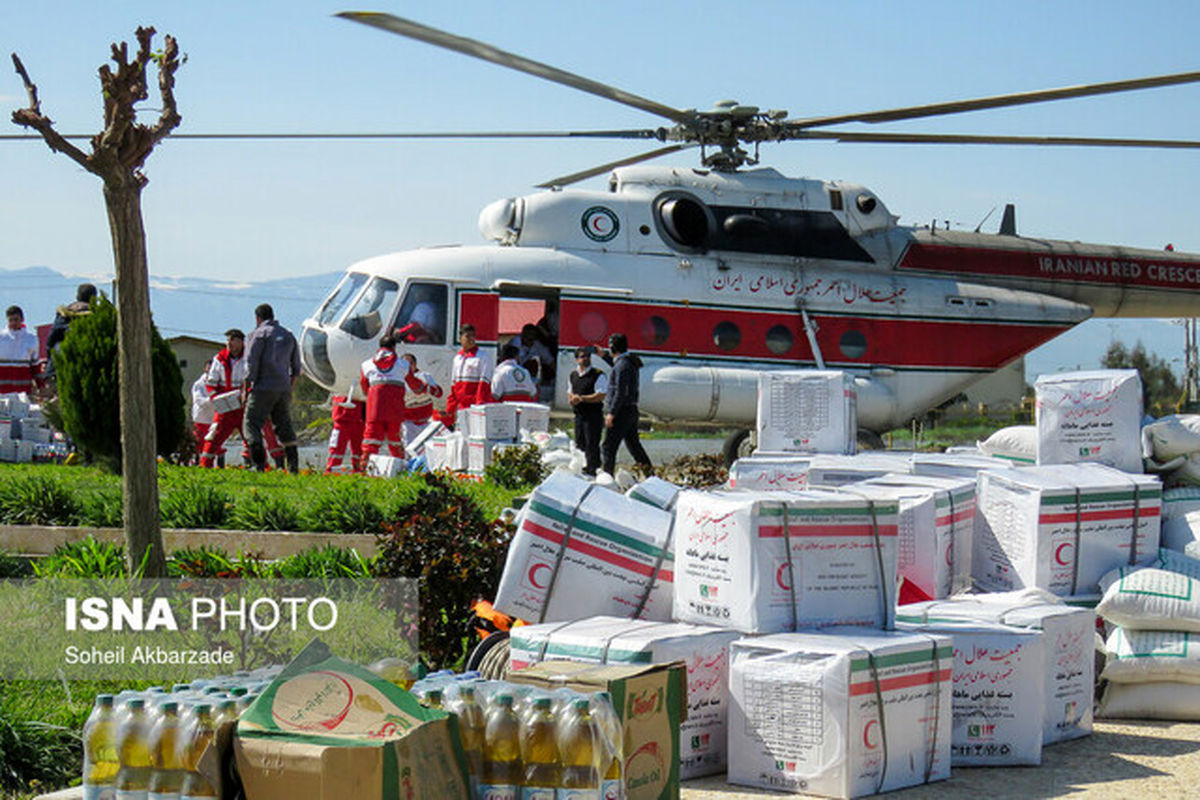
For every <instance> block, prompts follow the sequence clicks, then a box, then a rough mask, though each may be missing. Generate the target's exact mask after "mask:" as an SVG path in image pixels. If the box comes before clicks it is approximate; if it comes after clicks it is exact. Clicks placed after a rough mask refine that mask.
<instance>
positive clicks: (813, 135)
mask: <svg viewBox="0 0 1200 800" xmlns="http://www.w3.org/2000/svg"><path fill="white" fill-rule="evenodd" d="M787 138H796V139H828V140H831V141H835V142H866V143H882V144H1013V145H1044V146H1062V147H1147V148H1159V149H1175V150H1186V149H1193V150H1194V149H1200V141H1191V140H1187V139H1109V138H1100V137H1091V136H992V135H986V134H980V135H977V134H956V133H870V132H868V133H860V132H857V131H824V130H822V131H809V130H802V131H796V132H795V133H794V134H793V135H791V136H789V137H787Z"/></svg>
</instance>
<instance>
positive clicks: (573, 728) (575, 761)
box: [558, 697, 619, 800]
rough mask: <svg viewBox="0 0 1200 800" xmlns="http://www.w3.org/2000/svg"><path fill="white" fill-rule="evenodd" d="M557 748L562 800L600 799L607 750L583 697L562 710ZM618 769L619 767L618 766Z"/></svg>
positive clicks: (607, 764) (589, 707)
mask: <svg viewBox="0 0 1200 800" xmlns="http://www.w3.org/2000/svg"><path fill="white" fill-rule="evenodd" d="M560 731H561V732H560V734H559V749H560V750H561V751H562V764H563V774H562V787H563V791H561V792H560V793H559V795H558V796H559V798H562V800H601V797H602V795H601V794H600V774H601V769H602V767H601V765H602V764H603V768H604V769H606V770H607V769H608V768H609V767H610V764H609V763H607V756H608V748H607V747H606V746H605V743H604V736H603V734H602V733H601V732H600V726H599V725H598V724H597V722H596V720H595V718H593V717H592V713H591V704H590V703H589V701H588V699H587V698H586V697H577V698H575V699H574V700H572V701H571V702H570V703H568V704H567V706H566V708H565V709H564V710H563V720H562V723H561V726H560ZM618 769H619V767H618Z"/></svg>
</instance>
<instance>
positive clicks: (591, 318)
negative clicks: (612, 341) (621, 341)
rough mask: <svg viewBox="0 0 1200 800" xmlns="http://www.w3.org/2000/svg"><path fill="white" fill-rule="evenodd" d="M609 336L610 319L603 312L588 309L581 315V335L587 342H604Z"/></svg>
mask: <svg viewBox="0 0 1200 800" xmlns="http://www.w3.org/2000/svg"><path fill="white" fill-rule="evenodd" d="M606 336H608V320H606V319H605V318H604V315H603V314H599V313H597V312H595V311H588V312H586V313H584V314H581V315H580V317H579V337H580V338H581V339H583V340H584V341H585V342H602V341H604V339H605V337H606Z"/></svg>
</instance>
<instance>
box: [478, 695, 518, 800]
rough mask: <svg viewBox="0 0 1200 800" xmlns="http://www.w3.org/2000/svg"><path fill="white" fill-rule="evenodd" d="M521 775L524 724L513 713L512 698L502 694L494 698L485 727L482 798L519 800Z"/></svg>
mask: <svg viewBox="0 0 1200 800" xmlns="http://www.w3.org/2000/svg"><path fill="white" fill-rule="evenodd" d="M521 773H522V768H521V721H520V720H519V719H518V718H517V713H516V711H514V710H513V696H512V695H511V694H509V693H508V692H501V693H499V694H497V695H496V696H495V697H494V698H492V708H491V710H490V711H489V712H488V715H487V725H486V726H485V727H484V747H483V782H482V783H481V784H480V786H479V797H481V798H485V800H518V798H519V794H520V791H521V779H522V775H521Z"/></svg>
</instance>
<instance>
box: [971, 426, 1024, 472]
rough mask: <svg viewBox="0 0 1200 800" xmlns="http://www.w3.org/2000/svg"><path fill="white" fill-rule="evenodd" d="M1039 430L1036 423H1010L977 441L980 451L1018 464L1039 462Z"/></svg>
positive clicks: (976, 444)
mask: <svg viewBox="0 0 1200 800" xmlns="http://www.w3.org/2000/svg"><path fill="white" fill-rule="evenodd" d="M1037 443H1038V431H1037V426H1036V425H1010V426H1008V427H1007V428H1001V429H1000V430H998V431H996V432H995V433H993V434H992V435H991V436H989V437H988V438H986V439H984V440H983V441H982V442H976V443H975V446H976V447H977V448H978V449H979V452H981V453H983V454H984V455H986V456H995V457H996V458H1003V459H1004V460H1005V461H1012V462H1014V463H1016V464H1034V463H1036V462H1037Z"/></svg>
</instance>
